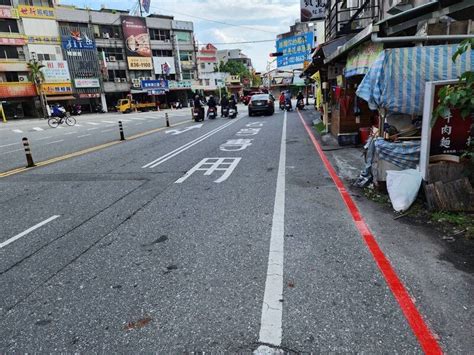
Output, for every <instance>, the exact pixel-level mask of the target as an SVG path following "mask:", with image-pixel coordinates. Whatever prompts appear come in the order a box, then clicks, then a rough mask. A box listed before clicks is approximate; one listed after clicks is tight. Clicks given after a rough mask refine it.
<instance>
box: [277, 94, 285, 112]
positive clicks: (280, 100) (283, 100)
mask: <svg viewBox="0 0 474 355" xmlns="http://www.w3.org/2000/svg"><path fill="white" fill-rule="evenodd" d="M278 101H279V102H280V108H284V107H285V92H284V91H282V92H281V93H280V97H279V99H278Z"/></svg>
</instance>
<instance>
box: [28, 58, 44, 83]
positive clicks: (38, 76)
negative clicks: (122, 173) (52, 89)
mask: <svg viewBox="0 0 474 355" xmlns="http://www.w3.org/2000/svg"><path fill="white" fill-rule="evenodd" d="M26 67H27V68H28V71H29V73H28V79H29V80H30V81H31V82H33V83H35V84H40V83H42V82H44V73H43V72H42V71H41V69H43V68H44V65H43V64H41V63H40V62H38V61H36V60H32V61H29V62H28V63H26Z"/></svg>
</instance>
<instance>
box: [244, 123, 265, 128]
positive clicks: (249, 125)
mask: <svg viewBox="0 0 474 355" xmlns="http://www.w3.org/2000/svg"><path fill="white" fill-rule="evenodd" d="M245 127H263V123H262V122H252V123H249V124H246V125H245Z"/></svg>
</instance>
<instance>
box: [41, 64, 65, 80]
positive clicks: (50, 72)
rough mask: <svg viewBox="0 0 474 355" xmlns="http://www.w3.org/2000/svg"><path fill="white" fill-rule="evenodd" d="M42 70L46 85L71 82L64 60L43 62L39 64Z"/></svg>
mask: <svg viewBox="0 0 474 355" xmlns="http://www.w3.org/2000/svg"><path fill="white" fill-rule="evenodd" d="M41 63H42V64H43V65H44V68H42V69H41V71H42V72H43V74H44V80H45V82H47V83H66V82H70V81H71V76H70V75H69V67H68V65H67V61H65V60H44V61H42V62H41Z"/></svg>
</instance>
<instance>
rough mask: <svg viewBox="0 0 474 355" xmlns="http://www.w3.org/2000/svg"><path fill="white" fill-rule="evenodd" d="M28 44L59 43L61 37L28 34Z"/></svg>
mask: <svg viewBox="0 0 474 355" xmlns="http://www.w3.org/2000/svg"><path fill="white" fill-rule="evenodd" d="M27 40H28V43H29V44H59V43H61V37H58V36H30V35H28V39H27Z"/></svg>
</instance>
